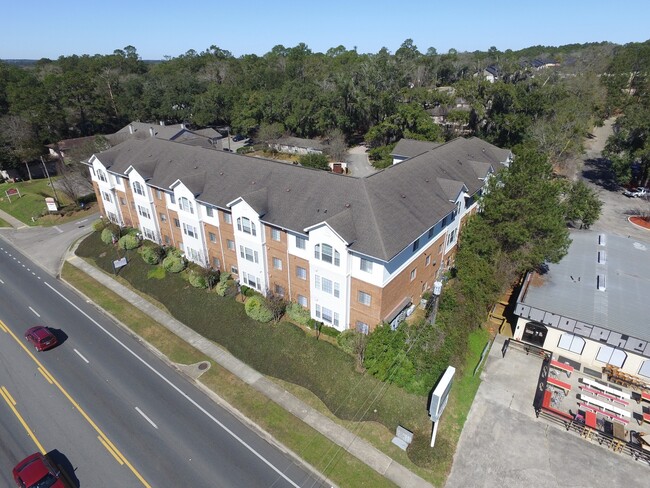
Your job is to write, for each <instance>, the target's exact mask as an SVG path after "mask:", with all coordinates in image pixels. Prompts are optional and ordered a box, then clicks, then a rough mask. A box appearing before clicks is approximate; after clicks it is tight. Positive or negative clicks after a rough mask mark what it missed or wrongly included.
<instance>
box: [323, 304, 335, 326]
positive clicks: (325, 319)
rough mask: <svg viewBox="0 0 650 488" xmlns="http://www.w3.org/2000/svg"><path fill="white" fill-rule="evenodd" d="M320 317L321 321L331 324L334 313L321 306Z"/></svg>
mask: <svg viewBox="0 0 650 488" xmlns="http://www.w3.org/2000/svg"><path fill="white" fill-rule="evenodd" d="M321 318H322V319H323V322H327V323H328V324H331V323H332V322H333V321H334V314H333V313H332V311H331V310H330V309H329V308H327V307H322V310H321Z"/></svg>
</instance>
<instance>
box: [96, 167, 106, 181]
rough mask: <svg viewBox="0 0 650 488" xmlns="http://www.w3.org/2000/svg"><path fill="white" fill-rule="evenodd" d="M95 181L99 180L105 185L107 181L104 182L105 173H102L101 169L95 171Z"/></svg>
mask: <svg viewBox="0 0 650 488" xmlns="http://www.w3.org/2000/svg"><path fill="white" fill-rule="evenodd" d="M97 179H99V180H100V181H103V182H104V183H106V181H107V180H106V173H104V172H103V171H102V170H101V169H98V170H97Z"/></svg>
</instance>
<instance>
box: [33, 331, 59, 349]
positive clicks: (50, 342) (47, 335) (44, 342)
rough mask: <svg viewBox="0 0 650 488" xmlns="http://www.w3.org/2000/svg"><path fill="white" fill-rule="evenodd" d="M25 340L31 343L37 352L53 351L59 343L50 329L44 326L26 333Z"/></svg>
mask: <svg viewBox="0 0 650 488" xmlns="http://www.w3.org/2000/svg"><path fill="white" fill-rule="evenodd" d="M25 339H26V340H27V342H30V343H31V344H32V345H33V346H34V349H36V350H37V351H45V350H46V349H52V348H53V347H54V346H56V345H57V344H58V343H59V341H58V340H57V338H56V336H55V335H54V334H52V332H50V329H48V328H47V327H43V326H40V325H39V326H37V327H32V328H30V329H27V331H26V332H25Z"/></svg>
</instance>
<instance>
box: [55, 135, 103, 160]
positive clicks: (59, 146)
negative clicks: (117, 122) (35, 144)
mask: <svg viewBox="0 0 650 488" xmlns="http://www.w3.org/2000/svg"><path fill="white" fill-rule="evenodd" d="M94 140H95V136H87V137H77V138H75V139H64V140H62V141H59V142H56V143H54V144H47V145H46V146H45V147H47V149H48V151H49V153H50V156H51V157H53V158H57V159H65V157H66V153H68V152H69V151H71V150H73V149H76V148H78V147H81V146H84V145H86V144H88V145H90V144H93V143H94Z"/></svg>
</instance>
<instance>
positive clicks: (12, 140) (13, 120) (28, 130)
mask: <svg viewBox="0 0 650 488" xmlns="http://www.w3.org/2000/svg"><path fill="white" fill-rule="evenodd" d="M0 133H2V134H3V135H4V137H5V138H6V141H7V142H6V143H7V146H5V150H6V151H7V153H8V154H7V155H6V156H7V159H9V160H12V161H14V163H19V162H20V163H23V164H24V165H25V167H26V169H27V174H28V175H29V179H30V180H31V179H32V173H31V171H30V169H29V163H30V162H31V161H32V160H34V158H36V157H38V156H39V155H40V154H41V153H42V151H43V149H42V146H41V145H40V144H39V143H38V141H37V140H36V134H35V133H34V130H33V127H32V125H31V124H30V123H29V122H28V121H27V120H25V119H24V118H23V117H21V116H19V115H6V116H4V117H2V119H0Z"/></svg>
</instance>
